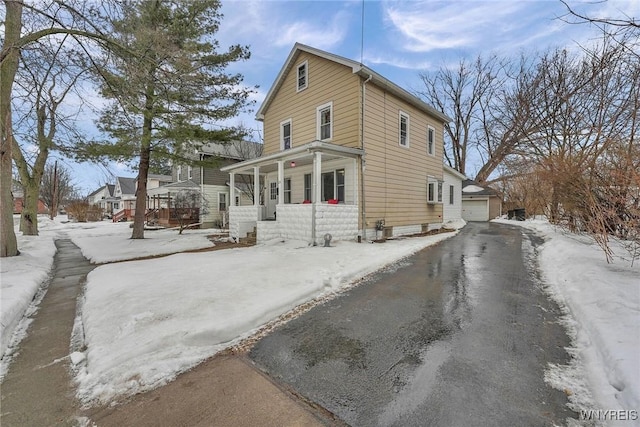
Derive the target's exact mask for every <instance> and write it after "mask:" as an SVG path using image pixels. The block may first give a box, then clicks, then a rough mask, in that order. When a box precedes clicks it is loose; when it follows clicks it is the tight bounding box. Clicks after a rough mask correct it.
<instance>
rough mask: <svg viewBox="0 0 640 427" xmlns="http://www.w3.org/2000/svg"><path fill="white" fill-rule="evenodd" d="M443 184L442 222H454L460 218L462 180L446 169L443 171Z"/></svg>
mask: <svg viewBox="0 0 640 427" xmlns="http://www.w3.org/2000/svg"><path fill="white" fill-rule="evenodd" d="M443 172H444V173H443V175H444V184H443V188H442V203H443V204H444V206H443V222H445V223H446V222H448V221H456V220H459V219H461V218H462V180H461V179H460V178H458V177H456V176H454V175H453V174H452V173H450V172H448V171H447V169H446V168H444V171H443ZM452 185H453V204H450V203H449V202H450V200H451V199H450V194H451V186H452Z"/></svg>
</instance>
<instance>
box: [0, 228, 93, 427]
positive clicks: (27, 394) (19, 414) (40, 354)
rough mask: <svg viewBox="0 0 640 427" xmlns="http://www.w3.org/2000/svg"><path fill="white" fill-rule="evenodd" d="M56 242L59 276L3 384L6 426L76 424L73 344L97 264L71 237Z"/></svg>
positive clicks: (2, 421) (1, 417)
mask: <svg viewBox="0 0 640 427" xmlns="http://www.w3.org/2000/svg"><path fill="white" fill-rule="evenodd" d="M55 243H56V247H57V248H58V251H57V253H56V256H55V258H54V261H53V265H54V275H53V279H52V280H51V283H50V284H49V289H48V290H47V293H46V295H45V296H44V298H43V300H42V302H41V303H40V306H39V308H38V312H37V313H36V315H35V319H34V320H33V323H31V325H30V326H29V330H28V335H27V336H26V337H25V338H24V340H22V342H21V343H20V350H19V354H18V355H17V356H16V358H15V360H14V361H13V362H12V363H11V366H10V367H9V372H8V373H7V375H6V376H5V378H4V381H3V383H2V386H1V387H2V401H1V402H0V408H1V415H0V424H1V425H2V426H3V427H9V426H53V425H55V426H72V425H74V424H76V420H75V417H76V415H77V414H78V412H79V409H78V405H77V403H76V401H75V398H74V389H73V384H72V381H71V377H70V373H69V363H70V362H69V345H70V339H71V331H72V329H73V321H74V318H75V316H76V299H77V297H78V294H79V292H80V291H81V289H82V286H83V284H84V282H85V280H86V278H87V274H88V273H89V272H90V271H91V270H93V269H94V268H95V266H94V265H91V264H90V263H89V261H88V260H87V259H85V258H84V256H82V252H80V249H79V248H78V247H77V246H76V245H74V244H73V243H72V242H71V240H69V239H61V240H56V242H55Z"/></svg>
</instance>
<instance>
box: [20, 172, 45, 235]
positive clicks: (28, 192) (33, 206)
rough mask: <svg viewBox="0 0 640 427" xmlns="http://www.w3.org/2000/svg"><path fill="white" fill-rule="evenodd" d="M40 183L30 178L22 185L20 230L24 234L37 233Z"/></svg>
mask: <svg viewBox="0 0 640 427" xmlns="http://www.w3.org/2000/svg"><path fill="white" fill-rule="evenodd" d="M39 189H40V184H38V183H36V182H35V181H34V180H32V179H30V180H28V181H27V182H26V185H24V196H23V199H22V200H23V204H22V214H21V215H20V231H22V234H23V235H25V236H37V235H38V200H39V199H40V198H39V197H38V196H39V191H38V190H39Z"/></svg>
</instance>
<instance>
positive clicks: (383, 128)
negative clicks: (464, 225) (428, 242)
mask: <svg viewBox="0 0 640 427" xmlns="http://www.w3.org/2000/svg"><path fill="white" fill-rule="evenodd" d="M366 102H367V105H366V110H365V133H364V139H365V150H366V160H367V167H366V171H365V194H366V198H367V200H366V212H367V218H366V221H367V224H366V226H367V227H368V228H370V227H373V226H374V225H375V222H376V221H377V220H379V219H384V220H385V224H386V225H387V226H405V225H415V224H424V223H441V222H442V204H428V203H427V179H428V177H429V176H432V177H434V178H436V179H438V180H442V179H443V173H442V134H441V132H442V130H441V129H442V124H441V123H439V122H438V121H435V119H434V118H432V117H431V116H429V115H427V114H426V113H424V112H422V111H420V110H418V109H416V108H415V107H413V106H411V105H409V104H407V103H405V102H404V101H401V100H399V99H397V98H396V97H394V96H393V95H391V94H389V93H386V92H385V91H384V90H383V89H381V88H379V87H377V86H375V85H367V88H366ZM399 111H403V112H404V113H406V114H408V115H409V117H410V120H409V148H406V147H402V146H400V145H399V118H398V117H399ZM427 125H431V126H432V127H433V128H435V129H436V132H435V140H436V149H435V155H434V156H429V155H428V154H427Z"/></svg>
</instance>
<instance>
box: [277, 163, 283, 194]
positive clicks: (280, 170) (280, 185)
mask: <svg viewBox="0 0 640 427" xmlns="http://www.w3.org/2000/svg"><path fill="white" fill-rule="evenodd" d="M278 204H279V205H283V204H284V162H283V161H282V160H278Z"/></svg>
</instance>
